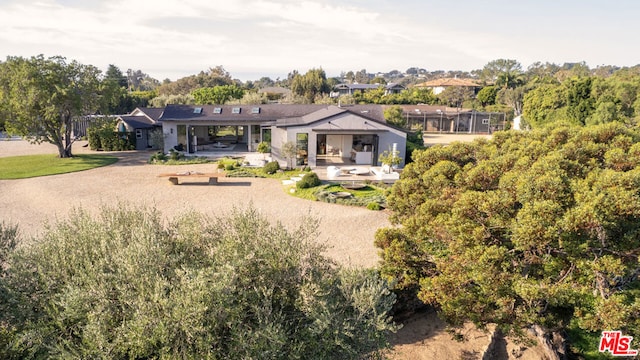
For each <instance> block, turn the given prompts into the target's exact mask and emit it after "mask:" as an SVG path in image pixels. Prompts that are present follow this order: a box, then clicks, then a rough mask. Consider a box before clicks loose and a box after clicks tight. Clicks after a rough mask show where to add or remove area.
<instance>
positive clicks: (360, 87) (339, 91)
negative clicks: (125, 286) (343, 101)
mask: <svg viewBox="0 0 640 360" xmlns="http://www.w3.org/2000/svg"><path fill="white" fill-rule="evenodd" d="M380 87H384V94H385V95H388V94H398V93H400V92H402V91H403V90H405V87H404V86H402V85H400V84H396V83H389V84H386V85H381V84H338V85H336V86H334V87H333V92H332V93H331V97H339V96H342V95H353V94H355V93H356V92H367V91H370V90H376V89H378V88H380Z"/></svg>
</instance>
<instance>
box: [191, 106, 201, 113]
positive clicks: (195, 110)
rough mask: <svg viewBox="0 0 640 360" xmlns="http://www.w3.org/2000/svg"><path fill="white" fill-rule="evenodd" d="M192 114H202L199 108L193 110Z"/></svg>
mask: <svg viewBox="0 0 640 360" xmlns="http://www.w3.org/2000/svg"><path fill="white" fill-rule="evenodd" d="M193 113H194V114H202V108H201V107H197V108H194V109H193Z"/></svg>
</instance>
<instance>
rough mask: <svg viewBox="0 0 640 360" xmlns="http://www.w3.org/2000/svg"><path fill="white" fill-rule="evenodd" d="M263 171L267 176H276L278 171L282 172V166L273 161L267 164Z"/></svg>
mask: <svg viewBox="0 0 640 360" xmlns="http://www.w3.org/2000/svg"><path fill="white" fill-rule="evenodd" d="M262 169H263V170H264V172H266V173H267V174H275V173H276V171H278V170H280V164H279V163H278V162H277V161H271V162H268V163H266V164H265V166H264V167H263V168H262Z"/></svg>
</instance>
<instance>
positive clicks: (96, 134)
mask: <svg viewBox="0 0 640 360" xmlns="http://www.w3.org/2000/svg"><path fill="white" fill-rule="evenodd" d="M115 128H116V121H114V120H111V119H110V120H104V121H100V122H98V123H96V124H95V125H93V126H91V127H89V128H88V129H87V139H88V140H89V148H90V149H91V150H104V151H125V150H134V149H135V143H136V139H135V134H134V133H127V132H117V131H114V130H115Z"/></svg>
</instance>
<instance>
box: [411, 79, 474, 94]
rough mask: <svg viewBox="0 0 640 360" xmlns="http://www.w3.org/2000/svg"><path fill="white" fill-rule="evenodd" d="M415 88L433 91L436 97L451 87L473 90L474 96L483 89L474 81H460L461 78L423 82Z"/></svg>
mask: <svg viewBox="0 0 640 360" xmlns="http://www.w3.org/2000/svg"><path fill="white" fill-rule="evenodd" d="M415 87H417V88H428V89H431V90H432V91H433V94H434V95H438V94H440V93H442V92H443V91H445V90H446V89H447V88H450V87H466V88H471V89H472V90H473V93H474V94H477V93H478V91H480V89H481V88H482V86H480V85H479V84H477V83H476V82H475V81H473V80H469V79H459V78H443V79H435V80H431V81H427V82H423V83H420V84H416V85H415Z"/></svg>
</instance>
